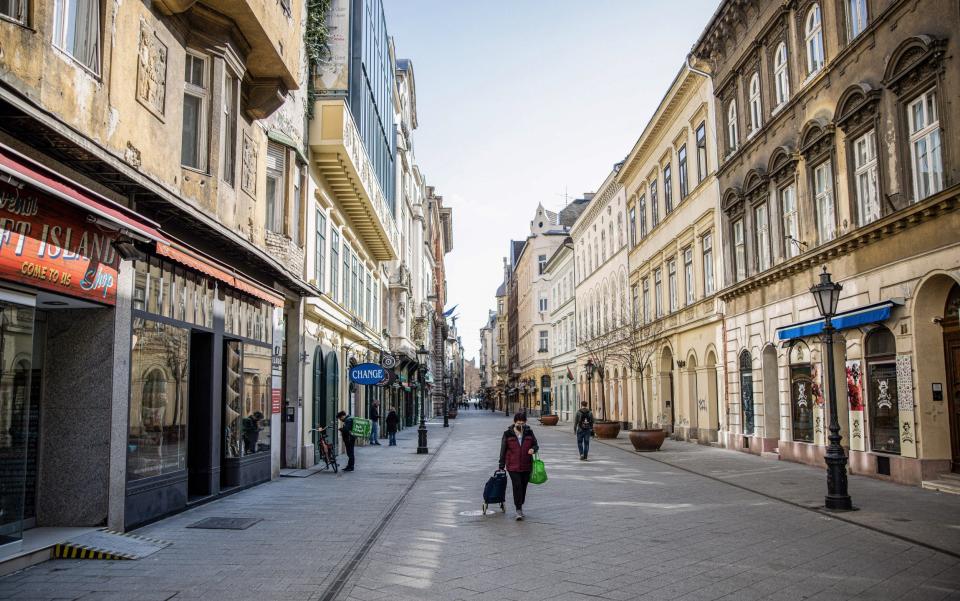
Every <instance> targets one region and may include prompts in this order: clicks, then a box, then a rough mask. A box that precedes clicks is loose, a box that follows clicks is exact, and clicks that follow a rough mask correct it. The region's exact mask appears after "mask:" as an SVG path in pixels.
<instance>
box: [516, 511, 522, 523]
mask: <svg viewBox="0 0 960 601" xmlns="http://www.w3.org/2000/svg"><path fill="white" fill-rule="evenodd" d="M517 521H518V522H522V521H523V510H522V509H518V510H517Z"/></svg>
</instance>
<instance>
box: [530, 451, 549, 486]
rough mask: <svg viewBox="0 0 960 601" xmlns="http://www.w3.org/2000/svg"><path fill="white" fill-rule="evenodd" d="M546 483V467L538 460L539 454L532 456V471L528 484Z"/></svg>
mask: <svg viewBox="0 0 960 601" xmlns="http://www.w3.org/2000/svg"><path fill="white" fill-rule="evenodd" d="M546 481H547V467H546V466H545V465H543V460H542V459H540V453H535V454H534V456H533V469H532V470H531V471H530V484H543V483H544V482H546Z"/></svg>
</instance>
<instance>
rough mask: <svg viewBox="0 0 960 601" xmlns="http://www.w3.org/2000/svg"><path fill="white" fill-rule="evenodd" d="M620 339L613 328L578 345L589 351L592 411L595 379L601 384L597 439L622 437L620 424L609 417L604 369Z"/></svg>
mask: <svg viewBox="0 0 960 601" xmlns="http://www.w3.org/2000/svg"><path fill="white" fill-rule="evenodd" d="M618 339H619V330H618V329H616V328H611V329H609V330H607V331H606V332H603V333H600V334H598V335H596V336H590V337H586V336H585V337H583V338H582V339H581V340H580V341H579V343H578V344H579V345H580V347H581V348H583V349H584V350H586V351H587V357H588V358H587V363H586V365H585V367H586V375H587V395H588V399H587V400H588V403H589V405H590V409H591V410H593V409H594V406H593V379H594V378H595V377H596V378H599V382H600V395H599V396H600V398H599V399H598V400H599V403H600V407H599V409H600V410H599V412H598V413H599V415H600V419H598V420H596V421H594V423H593V432H594V434H596V435H597V438H616V437H617V436H619V435H620V422H618V421H613V420H610V419H608V416H607V399H606V386H605V385H604V384H605V378H606V372H605V370H604V367H605V365H606V363H607V358H608V357H610V356H611V354H612V353H613V352H614V349H615V347H616V346H617V343H618Z"/></svg>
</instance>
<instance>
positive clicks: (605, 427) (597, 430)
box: [593, 421, 620, 438]
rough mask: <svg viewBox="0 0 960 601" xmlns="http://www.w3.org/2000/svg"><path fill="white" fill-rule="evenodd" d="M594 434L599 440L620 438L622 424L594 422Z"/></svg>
mask: <svg viewBox="0 0 960 601" xmlns="http://www.w3.org/2000/svg"><path fill="white" fill-rule="evenodd" d="M593 432H594V434H596V435H597V438H616V437H617V436H620V422H599V421H598V422H594V424H593Z"/></svg>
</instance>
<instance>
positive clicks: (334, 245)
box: [330, 227, 340, 302]
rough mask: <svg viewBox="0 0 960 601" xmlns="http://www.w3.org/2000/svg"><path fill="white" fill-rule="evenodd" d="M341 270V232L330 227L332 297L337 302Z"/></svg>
mask: <svg viewBox="0 0 960 601" xmlns="http://www.w3.org/2000/svg"><path fill="white" fill-rule="evenodd" d="M339 271H340V234H339V233H338V232H337V230H335V229H333V228H332V227H331V228H330V298H331V299H333V302H337V296H338V292H339V288H340V286H339V282H338V281H337V280H338V277H339Z"/></svg>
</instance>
